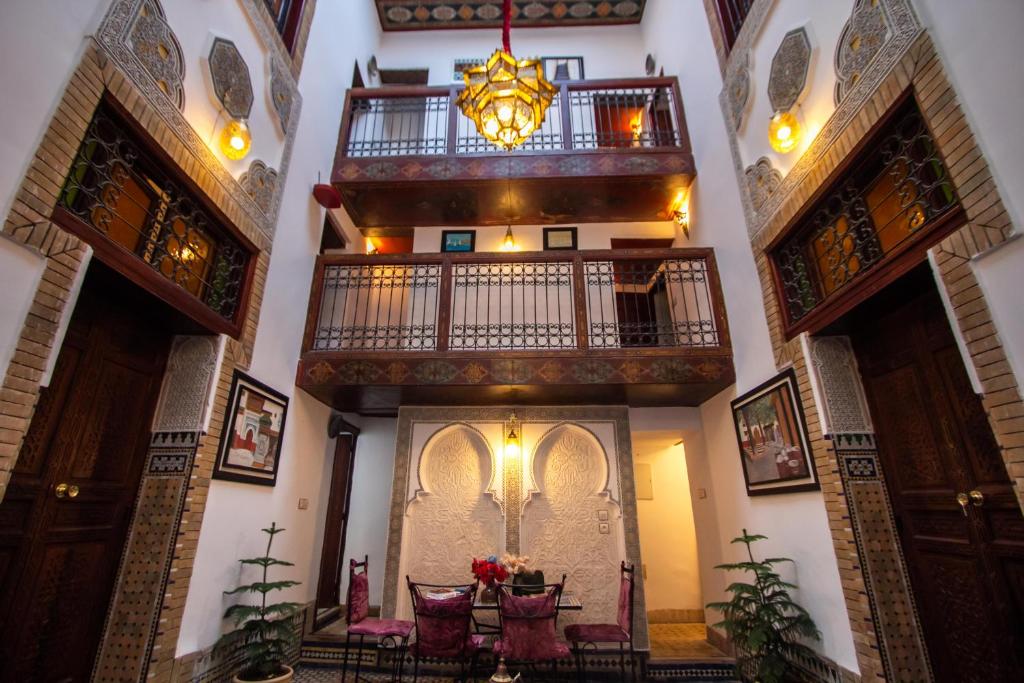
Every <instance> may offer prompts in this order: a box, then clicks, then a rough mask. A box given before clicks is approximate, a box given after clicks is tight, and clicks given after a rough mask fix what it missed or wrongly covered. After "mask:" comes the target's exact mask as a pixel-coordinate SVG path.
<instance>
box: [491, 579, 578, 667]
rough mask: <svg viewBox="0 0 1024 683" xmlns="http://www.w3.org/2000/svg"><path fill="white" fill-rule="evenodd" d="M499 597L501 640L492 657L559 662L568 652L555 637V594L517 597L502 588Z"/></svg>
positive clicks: (495, 646) (552, 592)
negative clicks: (495, 655)
mask: <svg viewBox="0 0 1024 683" xmlns="http://www.w3.org/2000/svg"><path fill="white" fill-rule="evenodd" d="M501 591H502V592H501V593H500V594H499V605H500V609H501V639H500V640H498V641H497V642H495V643H494V653H495V654H497V655H501V656H504V657H507V658H509V659H515V660H520V661H525V660H550V659H561V658H563V657H567V656H569V648H568V646H566V644H565V643H562V642H559V641H558V637H557V636H556V635H555V618H556V615H557V607H556V599H557V592H556V591H553V590H549V591H548V592H547V593H544V594H541V595H529V596H517V595H513V594H512V593H511V592H509V590H508V587H507V586H504V585H502V586H501Z"/></svg>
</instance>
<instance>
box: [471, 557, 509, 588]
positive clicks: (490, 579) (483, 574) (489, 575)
mask: <svg viewBox="0 0 1024 683" xmlns="http://www.w3.org/2000/svg"><path fill="white" fill-rule="evenodd" d="M473 576H475V577H476V578H477V579H478V580H479V581H480V583H482V584H484V585H485V586H491V585H494V583H495V582H496V581H498V582H503V581H505V579H507V578H508V571H506V570H505V568H504V567H502V566H501V565H500V564H498V563H497V562H488V561H487V560H478V559H476V558H474V559H473Z"/></svg>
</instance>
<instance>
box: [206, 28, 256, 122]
mask: <svg viewBox="0 0 1024 683" xmlns="http://www.w3.org/2000/svg"><path fill="white" fill-rule="evenodd" d="M208 64H209V67H210V80H211V82H212V83H213V92H214V95H216V96H217V100H218V101H220V103H221V105H222V106H223V107H224V111H226V112H227V113H228V115H229V116H231V117H232V118H235V119H247V118H249V112H251V111H252V100H253V94H252V80H251V79H250V78H249V66H248V65H247V64H246V63H245V60H244V59H243V58H242V55H241V53H240V52H239V51H238V47H237V46H236V45H235V44H234V43H233V42H232V41H230V40H227V39H226V38H214V40H213V45H212V46H211V47H210V56H209V59H208Z"/></svg>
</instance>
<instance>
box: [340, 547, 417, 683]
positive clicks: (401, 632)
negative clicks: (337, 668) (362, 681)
mask: <svg viewBox="0 0 1024 683" xmlns="http://www.w3.org/2000/svg"><path fill="white" fill-rule="evenodd" d="M369 564H370V557H369V555H364V556H363V561H362V562H356V561H355V560H354V559H353V560H349V568H348V597H347V598H346V603H345V609H346V623H347V633H346V634H345V658H344V660H343V663H342V667H341V680H342V681H344V680H345V677H346V675H348V653H349V649H350V648H351V646H352V636H359V656H358V657H357V658H356V681H357V682H358V681H359V670H360V667H361V666H362V663H363V657H362V652H363V642H364V640H365V639H366V638H367V636H369V637H370V638H373V639H375V641H376V643H377V661H378V663H379V662H380V647H381V645H384V644H386V643H387V642H389V641H390V642H391V643H392V644H393V646H394V648H395V663H394V667H393V670H392V672H391V679H392V680H395V679H396V677H397V680H398V681H401V680H402V659H403V657H404V656H405V650H406V646H407V645H408V643H409V635H410V634H411V633H412V629H413V626H414V624H413V622H411V621H403V620H401V619H377V618H375V617H370V616H367V615H368V614H369V611H370V579H369V577H368V576H367V575H366V572H367V567H368V566H369ZM360 570H361V571H360Z"/></svg>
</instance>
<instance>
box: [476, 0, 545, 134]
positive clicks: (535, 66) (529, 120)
mask: <svg viewBox="0 0 1024 683" xmlns="http://www.w3.org/2000/svg"><path fill="white" fill-rule="evenodd" d="M511 27H512V0H504V26H503V28H502V45H503V49H502V50H495V51H494V54H493V55H491V57H490V59H488V60H487V63H486V64H484V65H483V66H476V67H473V68H471V69H467V70H466V72H465V74H463V78H464V79H465V81H466V88H465V90H463V91H462V92H461V93H459V97H458V99H457V100H456V104H458V105H459V108H460V109H462V113H463V114H465V115H466V117H467V118H469V119H470V120H471V121H473V123H475V124H476V129H477V131H479V132H480V135H483V136H484V137H485V138H487V139H488V140H490V141H491V142H493V143H494V144H496V145H498V146H499V147H503V148H505V149H512V148H513V147H516V146H518V145H521V144H522V143H523V142H524V141H525V140H526V139H527V138H528V137H530V135H531V134H532V133H533V132H534V131H535V130H537V129H538V128H540V125H541V124H542V123H544V115H545V114H546V113H547V110H548V106H550V104H551V100H552V99H553V98H554V96H555V92H557V91H556V90H555V87H554V86H553V85H551V83H550V82H548V81H547V80H545V78H544V70H543V68H542V67H541V64H540V61H539V60H536V59H520V60H517V59H516V58H515V57H513V56H512V48H511V47H510V44H509V32H510V31H511Z"/></svg>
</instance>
